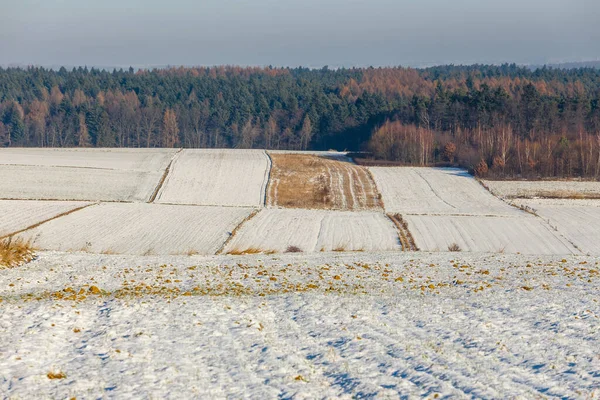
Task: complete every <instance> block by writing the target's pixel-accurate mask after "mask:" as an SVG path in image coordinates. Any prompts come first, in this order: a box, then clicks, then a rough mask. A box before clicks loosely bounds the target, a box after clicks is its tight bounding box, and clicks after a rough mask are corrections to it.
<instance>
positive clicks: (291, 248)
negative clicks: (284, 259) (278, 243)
mask: <svg viewBox="0 0 600 400" xmlns="http://www.w3.org/2000/svg"><path fill="white" fill-rule="evenodd" d="M285 252H286V253H302V249H301V248H300V247H298V246H288V248H287V249H285Z"/></svg>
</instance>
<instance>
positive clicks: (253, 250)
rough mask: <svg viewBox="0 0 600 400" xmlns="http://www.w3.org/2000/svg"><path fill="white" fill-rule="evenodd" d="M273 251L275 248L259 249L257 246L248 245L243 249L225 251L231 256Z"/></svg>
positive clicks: (272, 252)
mask: <svg viewBox="0 0 600 400" xmlns="http://www.w3.org/2000/svg"><path fill="white" fill-rule="evenodd" d="M275 253H276V251H275V250H263V249H259V248H257V247H250V248H248V249H245V250H241V249H232V250H230V251H228V252H227V254H228V255H231V256H245V255H248V254H275Z"/></svg>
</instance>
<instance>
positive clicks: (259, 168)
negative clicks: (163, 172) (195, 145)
mask: <svg viewBox="0 0 600 400" xmlns="http://www.w3.org/2000/svg"><path fill="white" fill-rule="evenodd" d="M269 167H270V166H269V158H268V157H267V155H266V153H265V152H264V151H263V150H220V149H219V150H214V149H202V150H184V151H182V152H181V153H180V154H179V155H178V156H177V157H176V158H175V160H174V161H173V164H172V165H171V168H170V171H169V175H168V176H167V178H166V180H165V182H164V184H163V186H162V188H161V190H160V192H159V193H158V197H157V200H156V202H157V203H166V204H197V205H218V206H239V207H243V206H248V207H258V206H262V205H264V201H265V191H266V186H267V181H268V176H269Z"/></svg>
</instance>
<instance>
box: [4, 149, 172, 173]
mask: <svg viewBox="0 0 600 400" xmlns="http://www.w3.org/2000/svg"><path fill="white" fill-rule="evenodd" d="M176 151H177V150H176V149H112V148H111V149H102V148H94V149H81V148H77V149H69V148H60V149H56V148H13V147H11V148H4V149H0V165H27V166H40V167H73V168H100V169H111V170H128V171H143V172H152V171H154V172H156V171H161V172H162V171H164V169H165V168H166V167H167V165H168V164H169V162H170V160H171V157H172V156H173V155H174V154H175V152H176Z"/></svg>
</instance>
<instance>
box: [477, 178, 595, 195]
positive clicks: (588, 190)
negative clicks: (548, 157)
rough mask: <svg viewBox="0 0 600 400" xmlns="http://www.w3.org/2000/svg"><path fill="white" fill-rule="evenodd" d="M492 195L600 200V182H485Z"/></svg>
mask: <svg viewBox="0 0 600 400" xmlns="http://www.w3.org/2000/svg"><path fill="white" fill-rule="evenodd" d="M483 182H484V184H485V185H486V186H487V187H488V188H489V189H490V191H491V192H492V193H494V194H495V195H496V196H499V197H505V198H518V197H521V198H532V197H551V198H561V197H563V198H569V197H575V198H577V197H581V198H585V197H591V198H600V182H586V181H488V180H485V181H483Z"/></svg>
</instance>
